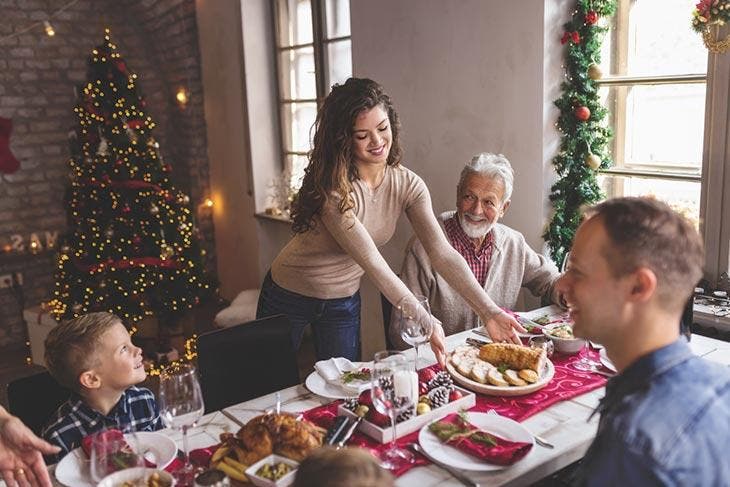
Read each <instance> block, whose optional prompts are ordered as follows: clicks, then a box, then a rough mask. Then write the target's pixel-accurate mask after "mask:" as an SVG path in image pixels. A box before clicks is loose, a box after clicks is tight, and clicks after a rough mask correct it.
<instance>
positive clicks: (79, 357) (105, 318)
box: [45, 312, 122, 391]
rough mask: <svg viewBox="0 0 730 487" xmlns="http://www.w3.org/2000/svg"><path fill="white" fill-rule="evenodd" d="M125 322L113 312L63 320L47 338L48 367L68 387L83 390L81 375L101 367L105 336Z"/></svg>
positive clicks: (46, 355)
mask: <svg viewBox="0 0 730 487" xmlns="http://www.w3.org/2000/svg"><path fill="white" fill-rule="evenodd" d="M121 322H122V320H121V319H120V318H119V317H118V316H117V315H114V314H112V313H104V312H99V313H88V314H85V315H82V316H79V317H78V318H74V319H71V320H67V321H63V322H62V323H60V324H59V325H58V326H57V327H55V328H54V329H52V330H51V332H50V333H49V334H48V337H46V342H45V345H46V353H45V359H46V367H48V371H49V372H50V373H51V375H52V376H53V377H54V378H55V379H56V380H57V381H58V382H59V383H60V384H61V385H63V386H64V387H67V388H69V389H71V390H73V391H79V390H80V383H79V376H80V375H81V373H82V372H84V371H86V370H89V369H91V368H93V367H94V366H96V365H97V363H98V361H99V357H98V355H97V354H96V353H95V352H96V350H97V349H98V347H99V343H100V341H101V337H102V335H103V334H104V333H106V332H107V331H108V330H109V329H110V328H111V327H112V326H114V325H115V324H116V323H121Z"/></svg>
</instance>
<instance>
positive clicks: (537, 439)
mask: <svg viewBox="0 0 730 487" xmlns="http://www.w3.org/2000/svg"><path fill="white" fill-rule="evenodd" d="M487 414H491V415H493V416H499V413H497V411H495V410H494V409H490V410H489V411H487ZM522 426H523V427H524V426H525V425H524V424H523V425H522ZM525 429H526V430H527V428H525ZM527 432H528V433H530V434H531V435H532V437H533V438H535V443H537V444H538V445H540V446H541V447H543V448H550V449H553V448H555V445H553V444H552V443H550V442H549V441H547V440H546V439H545V438H543V437H541V436H538V435H536V434H535V433H533V432H532V431H530V430H527Z"/></svg>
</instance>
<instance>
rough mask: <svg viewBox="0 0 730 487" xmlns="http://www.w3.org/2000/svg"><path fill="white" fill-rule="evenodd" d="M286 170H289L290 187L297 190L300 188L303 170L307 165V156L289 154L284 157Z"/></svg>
mask: <svg viewBox="0 0 730 487" xmlns="http://www.w3.org/2000/svg"><path fill="white" fill-rule="evenodd" d="M286 163H287V168H289V169H290V170H291V187H292V188H294V189H297V190H298V189H299V188H301V187H302V178H304V168H305V167H307V164H309V159H307V156H300V155H295V154H290V155H288V156H286Z"/></svg>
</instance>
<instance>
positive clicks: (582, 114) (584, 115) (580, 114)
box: [574, 106, 591, 122]
mask: <svg viewBox="0 0 730 487" xmlns="http://www.w3.org/2000/svg"><path fill="white" fill-rule="evenodd" d="M574 113H575V118H577V119H578V120H580V121H581V122H585V121H586V120H588V119H589V118H591V111H590V110H589V109H588V107H585V106H579V107H576V108H575V111H574Z"/></svg>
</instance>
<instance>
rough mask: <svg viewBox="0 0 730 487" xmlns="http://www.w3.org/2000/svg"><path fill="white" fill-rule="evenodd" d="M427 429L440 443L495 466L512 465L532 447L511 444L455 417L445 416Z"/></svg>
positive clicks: (459, 417)
mask: <svg viewBox="0 0 730 487" xmlns="http://www.w3.org/2000/svg"><path fill="white" fill-rule="evenodd" d="M428 428H429V430H430V431H431V432H432V433H433V434H435V435H436V436H437V437H438V438H439V440H441V441H442V442H443V443H446V444H447V445H450V446H453V447H454V448H456V449H458V450H459V451H462V452H464V453H467V454H469V455H472V456H474V457H477V458H479V459H481V460H484V461H486V462H488V463H494V464H497V465H512V464H513V463H515V462H516V461H518V460H520V459H521V458H522V457H524V456H525V455H527V454H528V453H529V452H530V449H531V448H532V443H525V442H521V441H510V440H506V439H504V438H501V437H499V436H496V435H494V434H492V433H487V432H485V431H482V430H480V429H479V428H477V427H476V426H474V425H473V424H471V423H469V422H468V421H466V420H465V419H464V418H462V417H461V416H460V415H458V414H451V415H449V416H446V417H445V418H443V419H442V420H440V421H437V422H435V423H432V424H431V425H430V426H429V427H428Z"/></svg>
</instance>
